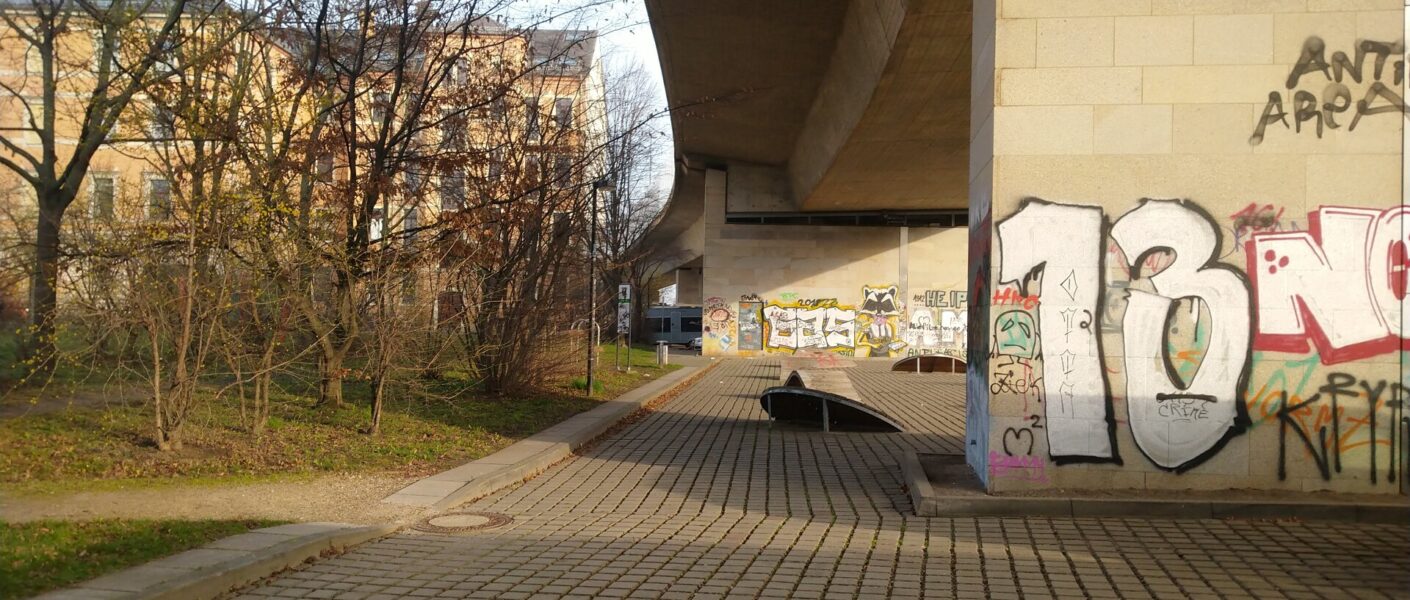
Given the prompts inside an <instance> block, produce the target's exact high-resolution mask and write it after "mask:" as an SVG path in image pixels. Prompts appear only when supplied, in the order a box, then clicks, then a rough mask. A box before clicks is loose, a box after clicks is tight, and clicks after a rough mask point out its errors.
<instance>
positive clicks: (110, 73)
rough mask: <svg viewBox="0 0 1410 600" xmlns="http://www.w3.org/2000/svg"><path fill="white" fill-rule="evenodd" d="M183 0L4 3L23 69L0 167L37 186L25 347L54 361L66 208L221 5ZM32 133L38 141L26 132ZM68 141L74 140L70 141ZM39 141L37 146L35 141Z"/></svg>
mask: <svg viewBox="0 0 1410 600" xmlns="http://www.w3.org/2000/svg"><path fill="white" fill-rule="evenodd" d="M220 7H221V5H220V4H218V3H208V4H200V5H196V4H190V5H188V3H187V1H186V0H166V1H164V2H156V1H155V0H135V1H134V0H114V1H112V2H99V3H94V2H85V1H82V0H30V2H29V3H28V4H6V5H5V7H4V8H3V9H0V23H3V24H4V25H5V29H6V31H5V32H4V36H5V37H4V38H3V39H0V41H3V45H4V46H5V47H6V48H10V49H12V51H16V50H18V51H22V52H24V59H23V61H22V62H23V64H25V65H26V73H25V76H24V77H22V78H19V79H18V80H16V81H10V80H7V81H0V93H3V94H4V95H5V96H6V97H5V98H2V99H0V100H5V101H8V102H7V104H9V105H10V106H13V107H15V108H16V109H17V111H18V112H19V114H21V115H22V117H21V120H20V122H19V123H12V124H8V125H7V126H5V127H3V128H0V148H3V150H4V152H0V166H3V167H4V168H5V169H6V170H8V171H9V172H10V173H12V174H13V175H14V176H15V177H17V178H18V179H20V180H22V181H24V182H25V183H27V184H28V185H29V186H30V187H31V188H32V189H33V190H34V197H35V201H36V202H37V204H38V210H37V215H36V217H37V218H36V220H35V235H34V239H33V243H34V252H33V257H32V260H33V262H32V267H31V273H30V301H29V304H30V315H29V317H30V327H31V330H30V342H29V347H28V350H29V353H30V355H31V356H32V357H33V358H32V360H35V361H36V364H35V366H37V367H40V368H44V367H46V366H49V365H52V357H53V350H54V326H55V324H54V315H55V310H56V307H57V302H58V300H57V299H58V292H57V289H58V276H59V272H60V267H61V265H60V263H61V254H60V243H61V235H62V224H63V218H64V213H65V211H67V210H68V208H69V206H70V205H71V204H73V201H74V198H76V197H77V196H78V193H79V191H80V190H81V189H82V186H83V182H84V178H85V177H86V175H87V173H88V169H89V165H90V163H91V161H92V159H93V156H94V154H95V153H97V152H98V150H99V148H101V147H103V146H104V145H106V144H108V143H110V141H111V140H112V137H113V134H114V131H115V129H116V127H117V125H118V122H119V120H120V119H121V118H122V116H123V115H124V114H125V112H126V111H127V109H128V107H129V105H131V104H132V103H133V100H134V98H135V97H137V96H138V95H139V94H141V93H144V92H145V91H146V90H148V89H149V88H151V86H153V85H154V84H156V83H157V82H161V81H165V80H167V79H168V78H169V77H171V75H172V71H173V70H172V69H170V68H166V67H168V66H169V64H168V63H169V61H170V57H171V55H172V53H173V52H174V51H175V49H177V48H180V47H182V46H183V45H184V44H185V43H186V40H187V39H188V38H189V37H190V36H194V35H199V34H198V33H197V32H199V31H201V27H200V24H202V23H203V22H204V21H206V20H207V19H209V18H211V17H213V16H214V15H216V14H219V13H220V12H223V9H222V8H220ZM25 135H32V136H34V137H35V138H37V140H36V141H37V143H29V141H28V140H25V139H21V137H22V136H25ZM70 140H71V141H70ZM36 146H37V148H36Z"/></svg>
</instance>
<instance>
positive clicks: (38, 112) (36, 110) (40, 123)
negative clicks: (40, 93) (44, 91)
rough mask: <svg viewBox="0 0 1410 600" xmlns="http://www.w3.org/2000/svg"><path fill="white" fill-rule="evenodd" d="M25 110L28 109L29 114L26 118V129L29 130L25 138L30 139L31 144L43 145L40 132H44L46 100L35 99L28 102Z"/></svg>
mask: <svg viewBox="0 0 1410 600" xmlns="http://www.w3.org/2000/svg"><path fill="white" fill-rule="evenodd" d="M25 108H26V109H27V114H26V115H25V117H24V127H25V128H26V129H27V130H28V131H26V135H25V137H27V138H28V140H29V142H30V143H33V144H38V143H41V142H43V138H42V136H40V132H42V131H43V130H44V100H43V99H41V98H34V99H32V100H29V101H26V102H25Z"/></svg>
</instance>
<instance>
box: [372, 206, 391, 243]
mask: <svg viewBox="0 0 1410 600" xmlns="http://www.w3.org/2000/svg"><path fill="white" fill-rule="evenodd" d="M386 224H387V219H386V218H385V217H384V216H383V215H382V209H380V208H379V209H377V210H374V211H372V220H371V221H370V222H368V224H367V229H368V231H367V239H368V240H369V241H373V242H375V241H377V240H380V239H382V229H383V227H384V226H385V225H386Z"/></svg>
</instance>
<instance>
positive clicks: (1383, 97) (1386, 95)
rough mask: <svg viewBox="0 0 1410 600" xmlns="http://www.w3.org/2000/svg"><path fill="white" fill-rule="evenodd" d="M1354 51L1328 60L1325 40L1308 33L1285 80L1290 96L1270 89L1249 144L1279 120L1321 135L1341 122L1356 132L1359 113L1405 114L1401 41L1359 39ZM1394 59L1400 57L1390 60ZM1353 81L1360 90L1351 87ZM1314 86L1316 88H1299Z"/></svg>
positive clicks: (1286, 126) (1258, 141)
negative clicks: (1349, 54)
mask: <svg viewBox="0 0 1410 600" xmlns="http://www.w3.org/2000/svg"><path fill="white" fill-rule="evenodd" d="M1354 52H1355V53H1356V57H1355V58H1354V59H1353V58H1351V57H1350V56H1348V55H1347V54H1346V52H1344V51H1341V50H1338V51H1336V52H1333V53H1332V56H1331V60H1330V61H1329V60H1328V59H1327V43H1326V42H1325V41H1323V40H1322V38H1320V37H1317V36H1312V37H1309V38H1307V41H1305V42H1303V44H1302V53H1301V55H1300V56H1299V58H1298V60H1297V64H1295V65H1293V68H1292V71H1291V72H1289V73H1288V80H1287V82H1286V83H1285V85H1284V87H1286V88H1287V92H1288V93H1289V96H1288V97H1287V98H1286V99H1285V98H1284V97H1283V93H1282V92H1279V91H1277V90H1275V91H1272V92H1269V93H1268V102H1267V103H1266V104H1265V105H1264V107H1263V114H1262V116H1261V117H1259V119H1258V124H1257V126H1255V127H1254V130H1253V135H1252V136H1250V137H1249V140H1248V143H1249V144H1250V145H1254V146H1257V145H1259V144H1261V143H1263V138H1264V137H1265V136H1266V135H1267V133H1268V129H1269V127H1276V126H1278V125H1281V126H1282V128H1283V129H1287V130H1291V131H1292V132H1294V133H1299V134H1300V133H1303V129H1304V128H1305V129H1307V131H1309V132H1314V133H1315V134H1316V135H1317V137H1319V138H1320V137H1322V135H1323V133H1324V132H1325V131H1326V130H1336V129H1341V128H1342V127H1345V128H1346V130H1347V131H1348V132H1351V131H1356V127H1357V125H1359V124H1360V123H1361V119H1362V118H1363V117H1367V116H1372V115H1379V114H1397V115H1399V114H1404V113H1405V99H1404V98H1401V97H1400V93H1399V90H1400V86H1401V82H1403V81H1404V78H1405V61H1404V60H1403V57H1404V55H1405V45H1404V44H1403V43H1401V42H1378V41H1374V40H1361V41H1360V42H1358V43H1357V44H1356V48H1355V50H1354ZM1392 58H1401V59H1400V60H1395V61H1394V62H1393V63H1391V62H1389V61H1390V59H1392ZM1368 60H1369V62H1368ZM1318 74H1320V75H1321V76H1320V77H1319V76H1318ZM1387 82H1389V84H1387ZM1353 84H1354V85H1356V86H1358V87H1360V86H1364V89H1359V90H1357V91H1355V92H1353V91H1352V88H1351V85H1353ZM1313 86H1320V87H1319V88H1316V89H1298V88H1299V87H1313ZM1285 100H1286V101H1285Z"/></svg>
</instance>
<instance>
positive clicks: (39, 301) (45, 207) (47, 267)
mask: <svg viewBox="0 0 1410 600" xmlns="http://www.w3.org/2000/svg"><path fill="white" fill-rule="evenodd" d="M53 206H54V204H53V203H52V202H50V201H46V200H45V199H44V198H40V201H39V223H38V224H37V228H36V231H35V238H34V242H35V248H34V271H33V272H32V273H31V278H30V287H29V307H30V308H29V325H30V337H29V340H28V343H27V344H26V346H25V358H26V359H28V364H29V366H30V369H31V371H36V372H38V371H48V370H49V369H52V368H53V366H54V360H55V358H56V357H55V350H56V346H55V340H54V315H55V312H56V311H57V308H58V300H59V296H58V284H59V220H60V218H61V216H62V211H59V210H56V209H54V208H53Z"/></svg>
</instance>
